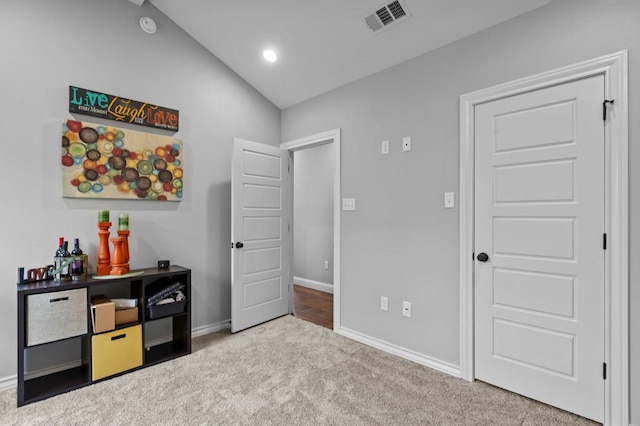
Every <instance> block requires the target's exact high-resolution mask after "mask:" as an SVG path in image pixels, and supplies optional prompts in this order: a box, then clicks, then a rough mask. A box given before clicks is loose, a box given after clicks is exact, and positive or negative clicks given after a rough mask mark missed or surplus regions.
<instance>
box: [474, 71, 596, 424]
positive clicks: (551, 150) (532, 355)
mask: <svg viewBox="0 0 640 426" xmlns="http://www.w3.org/2000/svg"><path fill="white" fill-rule="evenodd" d="M603 100H604V77H603V76H595V77H590V78H586V79H582V80H578V81H574V82H571V83H567V84H562V85H557V86H552V87H548V88H544V89H540V90H536V91H532V92H528V93H524V94H519V95H515V96H510V97H507V98H503V99H500V100H496V101H493V102H488V103H485V104H481V105H478V106H476V108H475V153H476V154H475V185H476V187H475V243H474V244H475V249H474V250H475V281H474V282H475V377H476V379H479V380H482V381H486V382H488V383H491V384H494V385H496V386H499V387H502V388H505V389H508V390H511V391H514V392H516V393H519V394H522V395H525V396H528V397H531V398H533V399H536V400H539V401H542V402H545V403H547V404H550V405H553V406H556V407H559V408H562V409H564V410H567V411H570V412H573V413H576V414H579V415H581V416H584V417H587V418H590V419H593V420H596V421H600V422H602V421H603V419H604V385H605V382H604V377H603V367H604V365H603V363H604V360H605V358H604V355H605V354H604V344H605V334H604V326H605V312H604V302H605V300H604V297H605V286H604V280H605V247H604V244H603V239H604V232H605V201H604V200H605V168H604V165H605V158H604V152H605V149H604V121H603V119H602V103H603ZM485 255H486V257H485Z"/></svg>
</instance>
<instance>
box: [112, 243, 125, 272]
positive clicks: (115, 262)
mask: <svg viewBox="0 0 640 426" xmlns="http://www.w3.org/2000/svg"><path fill="white" fill-rule="evenodd" d="M125 240H126V238H125V237H112V238H111V242H112V243H113V258H112V259H111V275H124V274H127V273H129V264H128V263H126V262H125V261H124V250H123V247H122V245H123V243H124V242H125Z"/></svg>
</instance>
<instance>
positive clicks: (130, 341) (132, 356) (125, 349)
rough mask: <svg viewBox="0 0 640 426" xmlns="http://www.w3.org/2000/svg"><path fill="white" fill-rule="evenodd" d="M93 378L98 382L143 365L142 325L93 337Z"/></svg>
mask: <svg viewBox="0 0 640 426" xmlns="http://www.w3.org/2000/svg"><path fill="white" fill-rule="evenodd" d="M91 361H92V362H91V377H92V380H98V379H102V378H105V377H109V376H112V375H114V374H118V373H121V372H123V371H127V370H131V369H132V368H136V367H140V366H141V365H142V326H141V325H140V324H138V325H135V326H133V327H128V328H123V329H121V330H116V331H111V332H109V333H104V334H98V335H96V336H92V337H91Z"/></svg>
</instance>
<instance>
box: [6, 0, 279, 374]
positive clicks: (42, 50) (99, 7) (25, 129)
mask: <svg viewBox="0 0 640 426" xmlns="http://www.w3.org/2000/svg"><path fill="white" fill-rule="evenodd" d="M145 15H146V16H150V17H152V18H153V19H155V20H156V23H157V25H158V32H157V33H156V34H155V35H148V34H146V33H144V32H142V30H141V29H140V27H139V26H138V19H139V18H140V17H141V16H145ZM0 39H1V40H2V43H0V58H2V67H1V68H0V99H1V101H0V117H2V124H3V134H2V142H0V144H1V145H2V146H3V151H4V153H5V155H4V156H3V157H4V160H3V162H2V163H3V164H2V175H3V182H4V184H3V189H2V197H3V201H2V202H0V242H1V243H2V245H1V246H0V283H2V285H1V286H0V323H1V324H2V325H3V326H2V327H0V341H1V342H2V344H1V345H0V381H2V380H3V379H5V378H8V377H11V376H15V374H16V345H15V342H16V301H15V300H16V295H15V287H14V283H15V282H16V279H17V274H16V269H17V267H18V266H27V267H35V266H42V265H45V264H47V263H50V262H51V260H52V257H53V254H54V252H55V250H56V244H57V237H58V236H64V237H66V238H67V239H71V238H74V237H78V238H80V241H81V243H83V247H84V249H85V251H87V252H88V254H89V259H90V263H92V264H93V265H94V268H95V262H96V256H97V255H96V251H97V241H98V238H97V228H96V220H97V210H98V209H103V208H106V209H110V210H112V211H113V212H122V211H125V212H129V218H130V229H131V238H130V242H131V247H130V249H131V265H132V267H133V268H142V267H147V266H152V265H154V264H155V262H156V261H157V260H158V259H170V260H171V262H172V263H174V264H178V265H183V266H186V267H191V268H192V269H193V275H192V280H193V296H194V297H193V326H194V327H201V326H207V325H215V324H218V323H220V322H225V321H228V320H229V318H230V315H231V312H230V279H231V278H230V277H231V267H230V262H231V254H230V249H229V242H230V241H231V234H230V226H231V218H230V206H229V205H230V200H231V188H230V179H231V145H232V140H233V137H234V136H237V137H241V138H245V139H251V140H256V141H261V142H265V143H269V144H276V145H277V144H279V143H280V142H281V139H280V111H279V109H278V108H276V107H275V106H274V105H273V104H271V103H270V102H269V101H267V100H266V99H265V98H264V97H263V96H261V95H260V94H258V93H257V92H256V91H255V90H254V89H253V88H252V87H250V86H249V85H248V84H247V83H246V82H244V81H243V80H241V79H240V78H239V77H238V76H237V75H236V74H235V73H233V72H232V71H231V70H230V69H229V68H228V67H227V66H226V65H224V64H222V63H221V62H220V61H219V60H217V59H216V58H215V57H213V56H212V55H211V54H210V53H208V52H207V51H206V50H205V49H204V48H202V46H201V45H200V44H198V43H197V42H195V41H194V40H193V39H192V38H191V37H190V36H188V35H187V34H186V33H185V32H184V31H182V30H181V29H179V28H178V27H177V26H176V25H175V24H174V23H173V22H171V21H170V20H169V19H168V18H166V17H165V16H164V15H163V14H162V13H160V12H159V11H158V10H157V9H155V8H154V7H153V6H152V5H150V4H149V3H148V2H147V3H145V5H144V6H143V7H138V6H136V5H134V4H132V3H130V2H128V1H125V0H108V1H107V0H64V1H63V0H55V1H52V0H37V1H36V0H29V1H21V0H2V2H1V4H0ZM69 85H77V86H80V87H85V88H87V89H95V90H99V91H104V92H106V93H111V94H114V95H121V96H125V97H131V98H133V99H137V100H140V101H148V102H152V103H158V104H160V105H163V106H166V107H170V108H175V109H178V110H180V131H179V132H178V133H176V137H179V138H181V139H182V140H183V142H184V147H185V148H184V151H185V156H186V172H185V189H184V194H185V195H184V199H183V200H182V201H181V202H180V203H158V202H147V201H135V200H124V201H123V200H121V201H114V200H104V201H94V200H80V199H63V198H62V197H61V184H60V179H61V178H60V176H61V172H60V128H61V122H62V121H63V120H66V119H68V118H71V116H70V114H69V113H68V108H67V104H68V94H67V93H68V86H69ZM78 118H80V119H85V118H84V117H82V116H78ZM86 120H87V121H96V120H95V119H89V118H87V119H86ZM122 127H127V128H129V129H133V130H139V131H146V128H143V127H139V126H125V125H122Z"/></svg>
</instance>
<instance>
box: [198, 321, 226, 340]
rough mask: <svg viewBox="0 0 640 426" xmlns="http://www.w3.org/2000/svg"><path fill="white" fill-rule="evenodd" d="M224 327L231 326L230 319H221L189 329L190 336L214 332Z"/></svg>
mask: <svg viewBox="0 0 640 426" xmlns="http://www.w3.org/2000/svg"><path fill="white" fill-rule="evenodd" d="M226 328H231V320H230V319H228V320H226V321H221V322H218V323H215V324H209V325H203V326H200V327H196V328H194V329H192V330H191V337H200V336H204V335H205V334H210V333H215V332H217V331H220V330H224V329H226Z"/></svg>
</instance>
